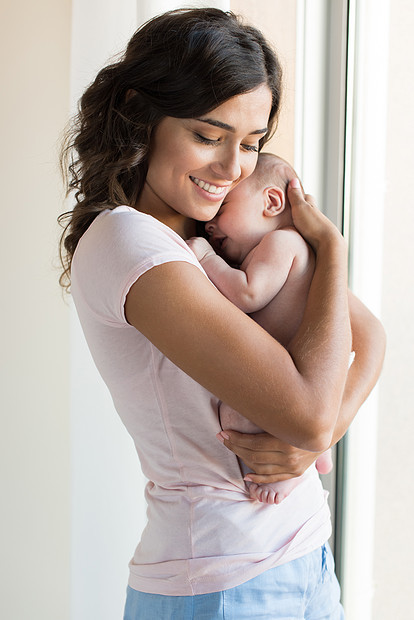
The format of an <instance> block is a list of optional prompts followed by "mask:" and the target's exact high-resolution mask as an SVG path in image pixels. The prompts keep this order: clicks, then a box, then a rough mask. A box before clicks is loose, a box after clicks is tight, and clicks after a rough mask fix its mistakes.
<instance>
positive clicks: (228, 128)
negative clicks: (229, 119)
mask: <svg viewBox="0 0 414 620" xmlns="http://www.w3.org/2000/svg"><path fill="white" fill-rule="evenodd" d="M194 120H196V121H201V122H202V123H208V124H209V125H213V127H220V129H225V130H226V131H231V132H232V133H235V131H236V129H235V128H234V127H232V126H231V125H227V123H222V122H221V121H216V120H215V119H214V118H196V119H194ZM266 132H267V127H265V128H264V129H255V130H254V131H251V132H250V133H249V136H254V135H256V134H262V133H266Z"/></svg>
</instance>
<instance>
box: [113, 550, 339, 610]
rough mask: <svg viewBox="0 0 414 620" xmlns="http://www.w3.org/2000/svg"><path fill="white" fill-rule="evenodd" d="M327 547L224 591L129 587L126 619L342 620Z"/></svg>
mask: <svg viewBox="0 0 414 620" xmlns="http://www.w3.org/2000/svg"><path fill="white" fill-rule="evenodd" d="M339 596H340V588H339V584H338V580H337V578H336V576H335V573H334V560H333V557H332V553H331V550H330V548H329V546H328V545H323V546H322V547H321V548H319V549H317V550H316V551H312V552H311V553H309V554H307V555H305V556H303V557H302V558H298V559H297V560H293V561H292V562H288V563H287V564H282V565H281V566H277V567H276V568H271V569H270V570H267V571H265V572H264V573H262V574H261V575H258V576H257V577H254V578H253V579H250V580H249V581H247V582H246V583H243V584H242V585H240V586H236V587H235V588H230V589H229V590H223V591H222V592H212V593H211V594H197V595H195V596H163V595H161V594H146V593H144V592H138V591H137V590H133V589H132V588H130V587H129V586H128V589H127V600H126V606H125V615H124V620H243V619H246V620H253V619H254V620H343V618H344V611H343V608H342V605H341V604H340V602H339Z"/></svg>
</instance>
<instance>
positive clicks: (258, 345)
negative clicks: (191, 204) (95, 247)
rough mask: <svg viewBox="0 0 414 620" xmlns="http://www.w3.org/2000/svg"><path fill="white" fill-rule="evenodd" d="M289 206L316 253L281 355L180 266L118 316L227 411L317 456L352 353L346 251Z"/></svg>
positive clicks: (307, 211)
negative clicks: (301, 308)
mask: <svg viewBox="0 0 414 620" xmlns="http://www.w3.org/2000/svg"><path fill="white" fill-rule="evenodd" d="M290 199H291V203H292V201H293V202H294V203H295V204H296V205H297V209H298V210H300V211H301V214H300V217H301V224H302V227H303V229H305V233H306V229H307V228H309V230H310V231H311V232H310V236H311V238H312V239H313V241H314V243H315V245H316V248H315V249H316V251H317V261H316V269H315V276H314V279H313V282H312V285H311V290H310V294H309V301H308V304H307V307H306V310H305V317H304V320H303V323H302V325H301V327H300V329H299V332H298V335H297V337H296V338H295V341H294V343H293V345H292V349H291V351H290V353H289V352H287V351H286V350H285V349H284V348H283V347H282V346H281V345H280V344H279V343H278V342H276V341H275V340H274V339H273V338H272V337H271V336H269V334H267V333H266V332H265V331H264V330H263V329H262V328H261V327H259V326H258V325H257V324H256V323H255V322H254V321H252V320H251V319H250V318H249V317H247V316H246V315H245V314H244V313H243V312H241V311H240V310H239V309H238V308H236V307H235V306H234V305H233V304H232V303H231V302H229V301H228V300H227V299H226V298H225V297H224V296H223V295H221V293H219V292H218V291H217V290H216V289H215V288H214V287H213V286H212V284H211V283H210V282H209V281H208V280H207V279H206V278H205V277H204V275H203V274H202V273H201V272H200V271H199V270H198V269H197V268H196V267H194V266H193V265H191V264H189V263H184V262H183V263H181V262H171V263H166V264H163V265H160V266H158V267H154V268H152V269H151V270H149V271H148V272H146V273H145V274H144V275H143V276H141V277H140V278H139V280H138V281H137V282H136V283H135V284H134V285H133V286H132V287H131V290H130V292H129V294H128V296H127V300H126V305H125V312H126V317H127V320H128V321H129V323H130V324H132V325H134V326H135V327H136V328H137V329H138V330H139V331H141V332H142V333H143V334H144V335H145V336H146V337H147V338H148V339H149V340H151V342H153V344H154V345H155V346H156V347H157V348H158V349H160V350H161V351H162V352H163V353H164V354H165V355H166V356H167V357H168V358H169V359H171V361H173V362H174V363H175V364H176V365H177V366H179V367H180V368H181V369H182V370H183V371H184V372H186V373H187V374H188V375H190V376H191V377H192V378H193V379H194V380H195V381H197V382H198V383H200V384H201V385H203V386H204V387H205V388H207V389H208V390H210V391H211V392H212V393H214V394H215V395H216V396H217V397H218V398H220V399H221V400H223V401H224V402H226V403H228V404H229V405H230V406H231V407H233V408H234V409H236V411H239V412H240V413H241V414H242V415H244V416H245V417H247V418H248V419H250V420H251V421H252V422H254V423H255V424H257V425H258V426H260V427H261V428H263V429H264V430H266V431H268V432H269V433H271V434H273V435H277V436H278V437H280V438H281V439H282V440H283V441H286V442H289V443H291V444H293V445H296V446H299V447H301V448H306V449H309V450H314V451H319V450H323V449H324V448H325V447H326V446H327V445H328V444H329V442H330V441H331V437H332V433H333V429H334V428H335V425H336V422H337V416H338V413H339V409H340V405H341V401H342V395H343V389H344V385H345V379H346V375H347V364H348V352H349V350H350V346H351V339H350V328H349V319H348V316H349V315H348V301H347V284H346V280H347V276H346V271H347V267H346V250H345V246H344V243H343V240H342V239H341V238H340V236H339V234H338V233H337V231H336V229H334V227H333V225H332V224H331V223H330V222H329V221H328V220H327V219H326V218H325V217H324V216H323V215H322V214H320V213H319V212H317V211H316V209H315V208H314V207H313V206H311V205H310V204H308V203H306V202H305V200H304V199H303V195H302V193H301V192H300V191H298V190H295V191H292V192H291V195H290ZM302 232H304V231H302Z"/></svg>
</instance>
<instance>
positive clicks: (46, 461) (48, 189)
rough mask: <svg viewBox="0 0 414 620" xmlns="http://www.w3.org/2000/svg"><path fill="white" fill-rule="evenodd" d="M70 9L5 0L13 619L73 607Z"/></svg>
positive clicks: (7, 509)
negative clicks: (64, 138)
mask: <svg viewBox="0 0 414 620" xmlns="http://www.w3.org/2000/svg"><path fill="white" fill-rule="evenodd" d="M70 9H71V3H70V1H69V0H59V2H56V1H55V0H37V1H36V2H33V1H31V0H22V1H21V2H18V3H16V2H12V1H11V0H10V1H9V0H7V1H4V0H3V1H2V3H1V17H0V19H1V24H2V35H1V37H0V46H1V47H0V49H1V52H0V57H1V93H2V94H1V100H0V109H1V112H0V124H1V128H0V135H1V155H0V157H1V159H0V175H1V231H2V234H1V237H2V238H1V260H0V270H1V279H0V281H1V283H2V284H1V285H2V295H1V307H0V313H1V326H2V338H1V343H2V344H1V354H0V355H1V360H2V361H1V367H2V370H1V391H0V393H1V419H2V425H1V429H2V430H1V449H0V459H1V466H0V471H1V474H0V475H1V510H0V515H1V516H0V523H1V526H0V536H1V543H0V548H1V562H0V565H1V574H0V583H1V586H0V588H1V594H0V617H1V618H5V619H6V618H7V619H10V620H11V619H13V620H26V619H27V618H32V619H33V620H53V619H57V618H59V620H66V619H67V618H69V553H70V511H69V496H70V489H69V484H70V470H69V439H70V438H69V319H68V308H67V306H65V304H64V303H63V302H62V298H61V295H60V292H59V288H58V287H57V285H56V279H57V271H54V270H53V267H52V264H53V262H54V260H55V256H56V237H57V226H56V225H55V221H56V217H57V215H58V213H59V210H60V209H61V204H62V203H61V199H62V196H61V188H60V182H59V176H58V171H57V157H56V152H57V151H56V144H57V141H58V136H59V132H60V131H61V130H62V127H63V125H64V123H65V121H66V117H67V113H68V104H69V44H70V25H71V14H70ZM55 262H56V261H55Z"/></svg>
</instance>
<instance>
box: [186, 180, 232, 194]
mask: <svg viewBox="0 0 414 620" xmlns="http://www.w3.org/2000/svg"><path fill="white" fill-rule="evenodd" d="M190 179H191V180H192V181H193V183H195V184H196V185H198V187H201V189H205V190H206V192H208V193H209V194H221V193H222V192H223V190H224V189H225V188H224V187H218V186H217V185H213V184H212V183H206V182H205V181H201V180H200V179H197V178H196V177H190Z"/></svg>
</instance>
